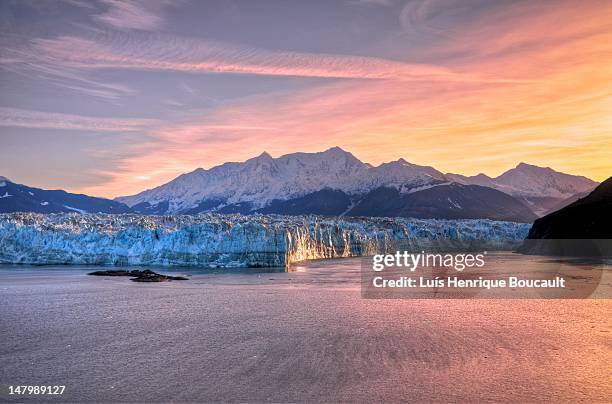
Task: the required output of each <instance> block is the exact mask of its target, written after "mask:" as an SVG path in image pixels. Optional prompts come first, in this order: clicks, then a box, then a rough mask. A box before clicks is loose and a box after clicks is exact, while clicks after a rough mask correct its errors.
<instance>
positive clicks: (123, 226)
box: [0, 213, 530, 268]
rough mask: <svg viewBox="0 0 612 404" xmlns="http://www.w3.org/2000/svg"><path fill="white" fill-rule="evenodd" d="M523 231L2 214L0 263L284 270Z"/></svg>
mask: <svg viewBox="0 0 612 404" xmlns="http://www.w3.org/2000/svg"><path fill="white" fill-rule="evenodd" d="M529 228H530V225H529V224H524V223H513V222H501V221H492V220H484V219H474V220H440V219H406V218H357V217H354V218H346V217H321V216H280V215H248V216H243V215H239V214H230V215H227V214H226V215H222V214H213V213H207V214H200V215H194V216H187V215H185V216H182V215H166V216H147V215H136V214H86V215H83V214H78V213H58V214H37V213H7V214H0V263H4V264H31V265H52V264H53V265H58V264H66V265H68V264H74V265H116V266H128V265H129V266H132V265H134V266H142V265H152V266H153V265H154V266H169V267H170V266H192V267H193V266H197V267H213V268H237V267H287V266H289V265H290V264H291V263H293V262H298V261H303V260H310V259H325V258H339V257H356V256H367V255H372V254H377V253H383V252H390V251H394V250H395V249H397V247H398V246H399V245H406V243H408V244H409V245H411V246H418V245H419V243H420V242H422V241H425V240H429V241H432V240H434V241H435V240H440V241H443V240H463V241H471V240H474V241H477V240H484V241H485V242H486V243H488V245H490V246H491V249H494V248H496V247H497V249H500V246H505V245H507V241H508V240H510V241H514V242H516V243H520V241H521V240H523V239H524V238H525V237H526V236H527V233H528V232H529ZM502 248H503V247H502Z"/></svg>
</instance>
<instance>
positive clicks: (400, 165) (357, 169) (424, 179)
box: [117, 147, 447, 213]
mask: <svg viewBox="0 0 612 404" xmlns="http://www.w3.org/2000/svg"><path fill="white" fill-rule="evenodd" d="M445 181H447V180H446V178H445V177H444V175H443V174H442V173H441V172H439V171H437V170H435V169H434V168H432V167H424V166H418V165H415V164H410V163H408V162H406V161H404V160H402V159H400V160H398V161H395V162H391V163H386V164H382V165H380V166H378V167H372V166H371V165H369V164H366V163H363V162H361V161H360V160H359V159H357V158H356V157H355V156H353V155H352V154H351V153H349V152H346V151H344V150H342V149H341V148H339V147H333V148H331V149H328V150H326V151H324V152H319V153H292V154H287V155H284V156H281V157H279V158H272V157H271V156H270V155H269V154H268V153H265V152H264V153H262V154H261V155H259V156H257V157H255V158H252V159H249V160H247V161H245V162H243V163H225V164H222V165H220V166H216V167H213V168H211V169H209V170H205V169H202V168H198V169H197V170H195V171H192V172H190V173H187V174H183V175H181V176H179V177H177V178H176V179H174V180H172V181H170V182H168V183H166V184H164V185H161V186H159V187H157V188H154V189H151V190H147V191H144V192H141V193H139V194H137V195H134V196H125V197H120V198H117V200H118V201H120V202H123V203H125V204H127V205H128V206H130V207H134V206H135V205H139V204H145V203H146V204H147V207H151V206H156V205H160V204H165V203H168V207H167V210H166V211H165V212H159V213H181V212H187V211H189V210H190V209H193V208H196V207H198V205H199V204H201V203H202V202H203V201H205V202H206V203H205V205H206V208H207V210H215V209H218V208H222V207H224V206H227V205H234V204H248V210H255V209H260V208H263V207H265V206H267V205H269V204H270V203H271V202H272V201H274V200H288V199H291V198H297V197H301V196H304V195H307V194H310V193H313V192H316V191H320V190H323V189H332V190H340V191H343V192H345V193H347V194H349V195H355V194H364V193H366V192H368V191H370V190H372V189H375V188H378V187H381V186H389V187H394V188H397V189H399V190H401V191H402V192H408V191H409V190H410V189H413V188H415V187H422V186H426V185H432V184H436V183H441V182H445Z"/></svg>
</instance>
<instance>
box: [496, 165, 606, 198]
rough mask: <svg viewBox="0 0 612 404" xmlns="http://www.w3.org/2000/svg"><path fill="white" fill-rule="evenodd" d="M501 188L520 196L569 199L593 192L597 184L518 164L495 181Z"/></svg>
mask: <svg viewBox="0 0 612 404" xmlns="http://www.w3.org/2000/svg"><path fill="white" fill-rule="evenodd" d="M495 182H496V183H497V184H499V185H500V186H502V187H507V188H508V189H509V190H510V192H513V193H515V194H517V195H521V196H534V197H538V196H548V197H553V198H569V197H570V196H572V195H575V194H577V193H580V192H586V191H591V190H593V189H594V188H595V187H596V186H597V185H598V183H597V182H595V181H592V180H590V179H588V178H586V177H582V176H578V175H569V174H565V173H560V172H558V171H555V170H553V169H552V168H550V167H538V166H534V165H530V164H525V163H520V164H519V165H517V166H516V167H515V168H513V169H511V170H508V171H506V172H505V173H503V174H502V175H500V176H499V177H497V178H496V179H495Z"/></svg>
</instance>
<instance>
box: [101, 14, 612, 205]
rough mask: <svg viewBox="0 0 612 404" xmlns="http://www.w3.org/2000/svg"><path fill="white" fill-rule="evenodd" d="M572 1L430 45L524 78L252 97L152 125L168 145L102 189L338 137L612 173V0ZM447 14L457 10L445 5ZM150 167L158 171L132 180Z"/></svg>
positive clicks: (469, 166)
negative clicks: (611, 61) (595, 0)
mask: <svg viewBox="0 0 612 404" xmlns="http://www.w3.org/2000/svg"><path fill="white" fill-rule="evenodd" d="M564 5H565V7H561V8H557V7H549V6H548V5H546V4H540V5H538V6H534V5H533V4H531V3H527V2H525V3H519V4H509V5H506V6H505V7H502V8H496V9H495V10H491V11H490V12H489V13H488V14H486V15H483V16H481V17H480V18H478V19H472V20H470V21H469V22H464V24H463V25H461V24H457V23H456V24H455V25H453V26H452V29H453V32H454V35H453V36H451V37H443V38H441V39H440V42H439V43H438V44H437V46H436V47H435V48H433V47H432V48H430V49H428V51H429V52H431V55H426V54H424V55H426V56H429V57H430V58H434V57H435V58H440V59H441V60H442V59H445V58H446V60H449V61H448V62H447V63H448V64H449V65H450V66H453V67H454V66H459V67H460V68H461V69H460V70H462V71H473V72H476V73H478V74H479V75H483V76H485V77H489V76H491V75H493V74H495V72H499V71H503V72H504V73H507V74H508V75H511V77H512V78H516V80H515V81H514V82H513V81H512V80H509V81H508V82H501V81H500V82H491V81H488V82H487V81H480V82H479V81H451V82H448V81H439V80H420V81H419V80H414V81H410V82H402V81H396V80H335V81H332V82H326V83H325V84H323V85H320V84H319V85H317V86H311V87H308V88H305V89H301V90H298V91H288V92H275V93H270V94H264V95H256V96H250V97H245V98H243V99H242V100H238V101H234V102H232V103H231V104H223V105H219V106H217V107H216V108H214V109H209V110H206V111H202V112H201V114H200V116H197V115H193V118H192V119H191V120H190V121H187V122H181V123H176V124H173V125H168V126H161V127H158V128H156V129H155V130H153V131H152V132H151V133H152V134H153V136H154V137H155V138H156V139H157V141H158V142H159V144H164V145H167V147H164V148H159V147H152V148H149V149H148V150H147V151H146V152H143V153H140V154H138V155H137V156H135V157H134V158H131V159H130V160H129V161H127V162H126V164H125V166H124V167H125V170H126V171H125V173H124V174H121V175H118V176H114V177H113V178H114V179H113V182H111V183H109V184H105V185H104V189H102V188H100V190H99V192H110V191H109V190H115V195H117V194H129V193H131V192H136V191H140V190H141V189H142V188H141V187H143V186H147V187H152V186H155V185H159V184H161V183H163V182H165V181H168V180H170V179H172V178H174V177H176V175H178V174H180V173H182V172H187V171H191V170H193V169H194V168H196V167H200V166H203V167H211V166H214V165H216V164H220V163H223V162H224V161H240V160H244V159H246V158H248V157H251V156H253V155H257V154H259V153H260V152H261V151H262V150H267V151H268V152H270V153H272V154H273V155H281V154H285V153H289V152H295V151H319V150H323V149H325V148H327V147H330V146H336V145H339V146H341V147H343V148H346V149H347V150H350V151H352V152H353V153H355V154H356V156H357V157H359V158H360V159H362V160H363V161H367V162H370V163H374V164H378V163H380V162H383V161H389V160H394V159H397V158H398V157H405V158H407V159H408V160H410V161H413V162H415V163H417V164H425V165H433V166H435V167H436V168H438V169H441V170H443V171H446V172H459V173H463V174H477V173H478V172H485V173H487V174H489V175H498V174H500V173H501V172H502V171H503V170H505V169H507V168H508V167H512V166H514V165H516V163H517V162H519V161H530V162H534V163H536V164H538V165H542V166H551V167H555V169H559V170H562V171H564V172H569V173H575V174H581V175H587V176H589V177H592V178H595V179H597V180H603V179H605V178H607V176H609V175H610V172H611V170H612V166H611V165H610V161H611V160H610V156H609V155H610V150H612V137H611V136H610V133H612V120H610V118H609V110H610V94H611V85H612V84H611V83H612V70H611V69H610V68H609V67H608V65H607V64H606V63H605V61H607V60H608V57H607V56H608V55H610V53H611V51H612V31H610V28H609V21H610V19H611V18H612V7H600V6H601V4H594V5H591V6H589V7H587V6H585V5H581V6H578V5H576V6H573V3H572V2H567V3H564ZM441 12H448V13H450V14H451V15H454V12H455V10H452V9H450V10H446V11H444V10H438V11H437V12H436V13H434V14H435V15H438V14H437V13H441ZM559 21H565V24H562V25H560V24H559ZM430 22H432V23H435V24H436V26H440V25H438V21H430ZM476 40H479V42H476ZM179 53H180V52H179ZM432 55H433V56H432ZM448 55H451V56H452V57H449V56H448ZM456 55H459V56H456ZM339 66H342V64H341V63H340V64H336V65H335V67H339ZM343 68H344V67H343ZM353 72H354V70H353ZM237 123H239V124H240V126H243V127H244V130H240V129H239V128H238V127H233V125H236V124H237ZM143 172H145V173H147V176H149V177H150V179H149V180H147V181H142V180H141V181H139V182H138V183H136V182H133V181H132V180H131V178H133V177H135V176H137V175H139V174H141V173H143ZM130 191H131V192H130Z"/></svg>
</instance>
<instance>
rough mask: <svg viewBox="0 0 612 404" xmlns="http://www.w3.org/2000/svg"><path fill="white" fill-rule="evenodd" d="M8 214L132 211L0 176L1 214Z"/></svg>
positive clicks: (111, 203) (117, 205)
mask: <svg viewBox="0 0 612 404" xmlns="http://www.w3.org/2000/svg"><path fill="white" fill-rule="evenodd" d="M7 212H39V213H59V212H78V213H127V212H130V208H128V207H127V206H126V205H124V204H123V203H120V202H117V201H112V200H110V199H104V198H95V197H91V196H87V195H83V194H71V193H68V192H66V191H62V190H45V189H40V188H32V187H28V186H26V185H21V184H15V183H14V182H12V181H11V180H9V179H8V178H6V177H0V213H7Z"/></svg>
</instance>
